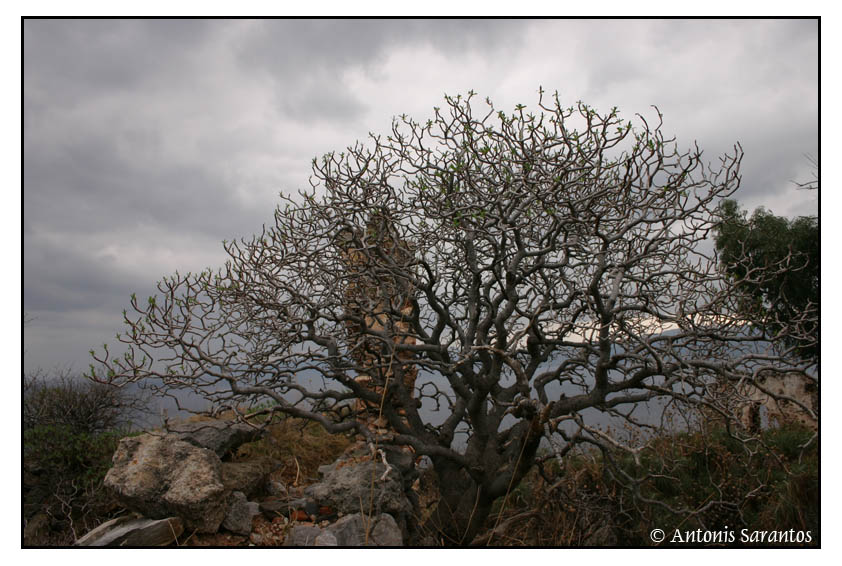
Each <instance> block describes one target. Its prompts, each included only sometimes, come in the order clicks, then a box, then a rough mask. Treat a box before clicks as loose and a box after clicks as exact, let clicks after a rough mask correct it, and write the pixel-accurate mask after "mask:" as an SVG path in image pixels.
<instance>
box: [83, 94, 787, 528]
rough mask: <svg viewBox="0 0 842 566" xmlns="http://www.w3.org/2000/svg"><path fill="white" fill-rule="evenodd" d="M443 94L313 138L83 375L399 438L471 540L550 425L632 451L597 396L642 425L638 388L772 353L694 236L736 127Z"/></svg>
mask: <svg viewBox="0 0 842 566" xmlns="http://www.w3.org/2000/svg"><path fill="white" fill-rule="evenodd" d="M445 99H446V102H447V104H446V106H445V107H444V108H436V109H435V115H434V117H433V118H432V119H430V120H428V121H426V122H425V123H418V122H416V121H414V120H412V119H410V118H408V117H406V116H401V117H399V118H396V119H395V121H394V124H393V127H392V130H391V132H390V133H389V134H388V135H373V134H372V135H371V139H370V141H369V143H368V145H364V144H362V143H358V144H356V145H354V146H353V147H350V148H348V149H347V151H345V152H341V153H330V154H328V155H326V156H324V157H323V158H322V159H321V160H314V162H313V171H314V177H313V178H312V180H311V185H312V190H308V191H305V192H302V193H301V194H300V199H296V200H293V199H288V200H287V202H286V203H285V206H284V207H279V208H278V209H277V211H276V213H275V225H274V226H272V227H270V228H264V229H263V231H262V232H261V233H260V234H259V235H256V236H254V237H253V238H251V239H247V240H243V241H238V242H232V243H226V244H225V249H226V251H227V252H228V254H229V255H230V259H229V260H228V262H227V263H226V265H225V267H224V268H223V269H221V270H220V271H218V272H212V271H205V272H202V273H198V274H187V275H182V274H176V275H174V276H172V277H169V278H166V279H164V280H163V281H162V282H161V283H160V284H159V290H160V293H161V294H160V296H157V297H150V298H149V299H148V300H147V301H146V302H144V303H141V302H139V301H138V300H137V299H136V298H135V297H133V298H132V309H133V311H134V313H135V314H134V315H126V323H127V325H128V330H127V331H126V333H125V334H123V335H122V337H121V341H122V342H123V343H125V344H127V345H128V351H127V353H126V354H125V355H124V356H119V357H114V358H112V357H111V356H110V355H109V354H108V351H107V350H106V351H105V352H102V353H100V354H97V355H96V356H95V357H96V359H98V360H99V361H101V362H103V363H105V364H106V365H107V366H108V367H109V368H110V370H109V371H108V373H107V374H104V375H103V374H98V375H95V376H94V377H96V378H98V379H101V380H107V381H111V382H114V383H127V382H133V381H138V380H145V381H148V382H149V383H150V384H153V385H154V384H158V387H159V388H160V389H161V390H162V391H167V392H172V391H177V390H190V391H193V392H195V393H196V394H199V395H202V396H203V397H205V398H207V399H208V400H210V401H212V402H213V403H214V404H215V405H216V406H219V407H222V406H225V407H229V408H234V409H235V410H242V409H243V408H244V407H246V406H247V405H248V404H249V403H250V402H255V403H256V402H265V401H266V400H267V399H270V400H272V401H273V402H274V404H272V405H271V406H269V407H268V408H264V409H263V411H262V412H263V414H266V413H270V412H279V413H284V414H288V415H293V416H297V417H304V418H308V419H312V420H315V421H318V422H319V423H321V424H322V425H323V426H324V427H325V428H326V429H327V430H329V431H333V432H343V431H356V432H357V433H358V434H360V435H362V437H363V438H364V439H365V440H366V441H367V442H369V443H371V444H372V445H375V446H379V447H383V446H402V447H404V448H406V447H410V449H411V450H412V451H414V453H415V454H416V455H418V456H422V455H423V456H427V457H429V458H430V459H431V461H432V464H433V468H434V470H435V473H436V474H437V476H438V480H439V481H438V483H439V485H440V487H441V502H440V503H439V505H438V507H437V510H436V512H435V513H434V514H433V516H432V517H431V518H430V520H429V526H431V527H432V528H435V529H436V530H437V531H438V533H439V535H440V537H441V538H442V539H443V540H445V541H447V542H448V543H452V544H459V543H463V544H466V543H468V542H470V541H471V540H472V539H473V538H474V537H475V536H476V535H477V533H478V532H479V530H480V529H481V528H482V525H483V523H484V521H485V520H486V518H487V517H488V514H489V512H490V510H491V507H492V504H493V502H494V501H495V500H497V499H498V498H501V497H504V496H505V495H506V494H508V493H509V492H510V491H511V489H513V487H514V486H516V485H517V484H518V482H519V481H520V480H521V478H522V477H523V476H524V474H525V473H526V472H527V471H528V470H529V469H530V468H531V467H532V466H533V464H534V463H535V461H536V453H537V451H538V448H539V444H540V443H541V440H542V439H543V438H547V439H549V440H551V442H550V446H552V447H553V449H554V451H555V453H556V454H555V455H556V457H558V458H561V457H563V456H564V454H565V453H566V452H567V450H569V449H570V448H571V447H572V446H574V445H577V444H580V443H588V444H592V445H595V446H598V447H600V449H604V450H617V449H620V450H627V451H630V452H631V453H632V454H635V453H636V450H639V447H636V446H635V445H634V444H633V443H629V442H626V441H625V440H624V439H623V438H621V437H618V436H616V435H611V434H609V433H608V432H606V430H604V427H603V428H600V423H604V422H606V421H605V420H604V419H603V420H600V419H601V418H603V417H604V418H608V419H615V420H617V421H620V422H623V423H625V424H626V425H627V426H628V427H632V428H638V429H641V430H645V429H646V428H647V427H650V428H651V427H652V423H651V421H649V422H647V420H646V419H645V418H643V416H642V414H641V410H640V409H639V408H640V407H652V406H655V407H660V408H663V406H664V405H665V404H666V403H674V404H679V403H680V404H685V405H696V404H704V403H707V402H708V401H707V396H706V391H707V389H708V387H709V386H710V385H711V384H712V383H713V382H715V381H717V380H720V381H721V380H726V381H727V380H730V381H739V380H741V379H742V380H745V379H749V380H750V379H752V377H753V376H755V375H757V372H758V371H759V370H760V369H761V368H764V367H770V366H775V367H778V366H780V365H781V364H785V363H786V362H785V360H783V359H780V357H779V356H777V355H776V354H775V353H774V352H772V351H770V350H769V349H768V348H766V347H765V344H766V343H765V342H763V341H762V337H761V336H756V335H754V334H752V333H751V332H749V331H747V329H746V326H745V324H744V323H743V322H742V321H740V320H739V317H737V316H735V315H734V313H735V312H737V311H736V310H735V308H734V298H733V297H732V295H731V293H730V289H729V287H728V285H727V281H726V280H725V279H724V278H723V277H722V275H721V274H720V272H719V271H718V270H717V268H716V266H717V260H716V257H715V255H714V254H715V252H713V251H710V252H706V251H705V250H706V249H711V248H712V246H711V245H710V243H709V242H707V243H706V239H707V238H708V236H709V234H710V232H711V230H712V229H713V228H714V227H715V226H716V215H715V210H716V207H717V205H718V203H719V201H720V200H721V199H722V198H725V197H728V196H730V195H731V194H732V193H733V192H734V191H735V190H736V189H737V187H738V184H739V173H738V170H739V164H740V160H741V157H742V151H741V148H740V147H739V145H736V146H735V147H734V151H733V154H732V155H726V156H723V157H722V158H721V159H720V160H719V163H718V165H717V167H716V168H715V169H714V168H711V166H710V165H706V164H705V163H704V162H703V161H702V153H701V150H699V148H698V147H690V148H689V149H688V150H686V151H680V150H679V149H678V147H677V144H676V143H675V141H674V140H672V139H666V138H665V137H664V135H663V133H662V131H661V115H660V113H659V112H657V109H655V114H656V116H657V124H655V125H654V126H653V125H650V124H649V123H648V122H647V121H646V119H644V118H643V117H642V116H638V117H637V118H636V119H635V121H636V122H637V125H636V126H633V124H632V121H627V120H623V119H621V118H620V116H619V114H618V112H617V111H616V109H615V110H612V111H611V112H610V113H608V114H607V115H601V114H599V113H597V112H596V111H594V110H593V109H592V108H590V107H589V106H587V105H586V104H584V103H578V104H577V105H575V106H573V107H567V108H566V107H563V106H562V105H561V104H560V102H559V99H558V96H557V95H556V96H555V97H553V98H552V100H550V101H549V102H548V101H547V100H546V99H545V97H544V96H543V92H542V93H541V97H540V99H539V103H538V106H539V110H538V112H537V113H536V114H532V113H528V112H527V111H526V108H525V107H524V106H522V105H518V106H517V107H516V109H515V110H514V111H513V113H511V114H506V113H504V112H502V111H497V110H496V109H495V108H494V107H493V105H492V104H491V102H490V101H489V100H486V104H485V105H482V104H481V105H480V106H481V110H480V111H479V112H477V110H476V109H475V96H474V93H473V92H471V93H469V95H468V96H467V97H466V98H463V97H461V96H457V97H446V98H445ZM787 367H788V366H787ZM415 372H417V377H416V375H415ZM355 402H356V404H355V405H353V403H355ZM349 404H352V406H355V407H356V408H357V409H358V410H357V411H356V418H355V417H354V414H353V413H354V411H351V413H352V414H350V415H349V414H348V411H344V412H343V411H341V410H339V408H340V407H341V406H346V407H347V406H348V405H349ZM432 409H439V410H440V411H441V412H442V413H443V415H444V416H443V418H440V419H438V420H439V421H440V422H437V424H433V423H432V422H431V420H432V419H431V418H430V417H429V411H430V410H432ZM712 409H713V410H719V411H724V405H716V404H714V406H713V407H712ZM372 410H376V411H377V416H378V418H379V419H380V420H381V421H382V422H384V423H386V424H387V425H388V426H387V427H386V426H372V424H371V419H369V418H367V417H366V416H365V415H361V414H360V413H363V412H370V411H372ZM460 435H463V436H460Z"/></svg>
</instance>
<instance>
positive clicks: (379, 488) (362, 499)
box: [305, 461, 412, 517]
mask: <svg viewBox="0 0 842 566" xmlns="http://www.w3.org/2000/svg"><path fill="white" fill-rule="evenodd" d="M384 471H386V467H385V466H384V465H383V464H382V463H380V462H373V461H364V462H351V463H347V464H345V465H338V466H337V467H336V468H335V469H333V470H331V471H328V472H327V474H326V475H325V478H324V479H323V480H322V481H320V482H319V483H316V484H313V485H312V486H310V487H309V488H308V489H307V490H306V491H305V492H306V493H309V495H310V496H311V497H313V499H315V500H316V501H317V502H318V503H319V505H324V506H329V507H331V508H332V509H334V510H335V511H339V512H342V513H344V514H352V513H359V512H360V511H361V510H365V511H366V512H368V511H369V510H370V511H371V512H372V513H373V514H375V515H376V514H380V513H389V514H391V515H393V516H396V517H404V516H405V515H406V514H407V513H410V512H411V510H412V505H411V504H410V502H409V500H408V499H407V498H406V496H405V495H404V492H403V486H402V481H401V477H400V475H399V474H398V473H397V470H395V469H392V470H391V471H390V472H389V475H388V476H386V478H385V479H383V480H381V478H382V476H383V472H384ZM372 480H373V481H372Z"/></svg>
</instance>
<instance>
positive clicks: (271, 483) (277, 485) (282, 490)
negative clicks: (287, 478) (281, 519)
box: [266, 480, 288, 497]
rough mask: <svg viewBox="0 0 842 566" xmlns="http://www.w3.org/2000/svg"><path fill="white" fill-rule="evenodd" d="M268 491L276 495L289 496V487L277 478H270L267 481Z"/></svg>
mask: <svg viewBox="0 0 842 566" xmlns="http://www.w3.org/2000/svg"><path fill="white" fill-rule="evenodd" d="M266 493H267V494H268V495H272V496H274V497H287V495H288V493H287V488H286V486H285V485H284V484H283V482H280V481H277V480H268V481H267V482H266Z"/></svg>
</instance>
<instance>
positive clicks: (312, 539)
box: [284, 525, 322, 546]
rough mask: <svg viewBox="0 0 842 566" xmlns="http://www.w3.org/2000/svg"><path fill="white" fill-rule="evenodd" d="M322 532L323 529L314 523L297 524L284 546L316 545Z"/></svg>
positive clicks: (288, 535)
mask: <svg viewBox="0 0 842 566" xmlns="http://www.w3.org/2000/svg"><path fill="white" fill-rule="evenodd" d="M320 534H322V530H321V529H320V528H319V527H316V526H314V525H297V526H295V527H293V528H292V530H290V531H289V533H288V534H287V538H286V540H284V546H315V544H316V537H318V536H319V535H320Z"/></svg>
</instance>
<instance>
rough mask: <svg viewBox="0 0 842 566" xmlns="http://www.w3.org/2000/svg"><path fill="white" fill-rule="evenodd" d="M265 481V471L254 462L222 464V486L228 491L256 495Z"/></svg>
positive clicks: (248, 495)
mask: <svg viewBox="0 0 842 566" xmlns="http://www.w3.org/2000/svg"><path fill="white" fill-rule="evenodd" d="M265 479H266V469H265V468H264V467H263V465H261V464H260V463H256V462H222V485H224V486H225V489H226V490H228V491H232V492H233V491H242V492H243V493H244V494H245V495H246V496H247V497H252V496H254V495H255V494H257V493H258V492H259V491H260V489H261V488H262V487H263V483H264V481H265Z"/></svg>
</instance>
